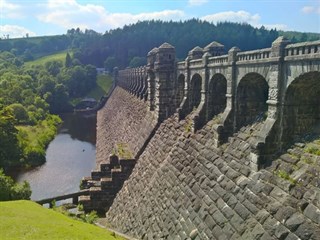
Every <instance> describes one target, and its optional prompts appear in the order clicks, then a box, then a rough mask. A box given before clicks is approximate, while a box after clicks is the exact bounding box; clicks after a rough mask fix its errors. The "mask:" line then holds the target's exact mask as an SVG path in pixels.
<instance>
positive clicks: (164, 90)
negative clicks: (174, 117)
mask: <svg viewBox="0 0 320 240" xmlns="http://www.w3.org/2000/svg"><path fill="white" fill-rule="evenodd" d="M154 70H155V85H156V92H155V107H156V109H155V110H156V112H157V114H158V121H159V122H162V121H163V120H164V119H166V118H168V117H169V116H170V115H171V114H173V113H174V111H175V105H174V79H175V48H174V47H173V46H171V45H170V44H168V43H164V44H162V45H161V46H160V47H159V48H158V51H157V52H156V61H155V63H154Z"/></svg>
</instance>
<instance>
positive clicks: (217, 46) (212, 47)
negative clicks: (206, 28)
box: [203, 41, 225, 56]
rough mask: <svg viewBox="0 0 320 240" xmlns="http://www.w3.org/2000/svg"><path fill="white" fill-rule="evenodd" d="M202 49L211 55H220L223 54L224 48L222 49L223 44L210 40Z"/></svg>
mask: <svg viewBox="0 0 320 240" xmlns="http://www.w3.org/2000/svg"><path fill="white" fill-rule="evenodd" d="M203 51H204V52H205V53H207V52H208V53H210V54H211V56H221V55H223V54H225V50H224V45H222V44H221V43H218V42H215V41H214V42H212V43H210V44H208V45H207V46H206V47H205V48H204V49H203Z"/></svg>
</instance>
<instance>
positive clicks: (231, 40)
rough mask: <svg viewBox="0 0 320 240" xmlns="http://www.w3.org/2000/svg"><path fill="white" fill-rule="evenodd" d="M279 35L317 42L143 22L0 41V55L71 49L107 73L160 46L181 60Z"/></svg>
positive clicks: (225, 25) (255, 45)
mask: <svg viewBox="0 0 320 240" xmlns="http://www.w3.org/2000/svg"><path fill="white" fill-rule="evenodd" d="M279 35H284V36H286V37H288V38H289V39H290V40H291V41H292V42H302V41H311V40H317V39H319V38H320V34H317V33H299V32H283V31H278V30H277V29H271V30H268V29H266V28H265V27H263V26H262V27H260V28H256V27H253V26H251V25H249V24H246V23H231V22H222V23H218V24H213V23H209V22H206V21H201V20H198V19H191V20H187V21H180V22H163V21H142V22H138V23H136V24H131V25H128V26H124V27H123V28H118V29H112V30H109V31H107V32H105V33H104V34H100V33H97V32H95V31H93V30H85V31H81V30H79V29H76V30H75V29H70V30H68V31H67V33H66V34H64V35H58V36H44V37H30V38H22V39H9V40H1V41H0V51H11V52H12V53H14V54H15V55H16V56H19V57H21V58H22V59H23V60H24V61H30V60H33V59H37V58H39V57H41V56H45V55H49V54H53V53H57V52H61V51H66V50H67V49H74V50H75V52H74V53H75V56H76V58H77V59H79V60H80V62H82V63H83V64H93V65H95V66H97V67H103V66H105V62H106V65H107V66H106V67H107V68H108V70H112V68H113V67H114V66H120V67H126V66H128V65H130V62H131V61H132V60H133V59H134V58H135V57H139V58H145V56H146V55H147V52H148V51H150V49H152V48H154V47H155V46H159V45H160V44H162V43H163V42H168V43H170V44H172V45H174V46H178V47H177V49H176V55H177V58H178V59H184V58H186V56H187V54H188V51H189V50H190V49H191V48H193V47H194V46H206V45H207V44H208V43H210V42H212V41H218V42H220V43H222V44H224V45H225V49H226V51H228V50H229V49H230V48H231V47H233V46H238V47H239V48H240V49H241V50H243V51H245V50H253V49H259V48H265V47H268V46H270V44H271V43H272V41H274V40H275V39H276V38H277V37H278V36H279ZM106 60H108V61H106ZM143 60H144V61H145V59H142V61H141V62H142V63H143Z"/></svg>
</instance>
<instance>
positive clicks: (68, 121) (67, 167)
mask: <svg viewBox="0 0 320 240" xmlns="http://www.w3.org/2000/svg"><path fill="white" fill-rule="evenodd" d="M61 118H62V120H63V124H62V125H61V126H60V128H59V130H58V134H57V135H56V137H55V138H54V139H53V141H52V142H51V143H50V144H49V146H48V148H47V151H46V163H45V164H43V165H42V166H40V167H37V168H35V169H32V170H28V171H25V172H21V173H19V174H18V176H17V177H16V180H17V181H18V182H22V181H24V180H26V181H28V182H29V183H30V186H31V190H32V195H31V199H32V200H39V199H43V198H47V197H54V196H58V195H62V194H66V193H72V192H76V191H78V190H79V184H80V180H81V179H82V177H84V176H90V173H91V170H92V169H94V167H95V141H96V115H95V114H91V115H84V114H79V113H78V114H75V113H69V114H64V115H62V116H61Z"/></svg>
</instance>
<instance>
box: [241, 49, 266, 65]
mask: <svg viewBox="0 0 320 240" xmlns="http://www.w3.org/2000/svg"><path fill="white" fill-rule="evenodd" d="M270 53H271V48H264V49H258V50H254V51H246V52H239V53H238V54H237V61H238V62H245V61H252V60H259V59H267V58H270V56H271V54H270Z"/></svg>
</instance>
